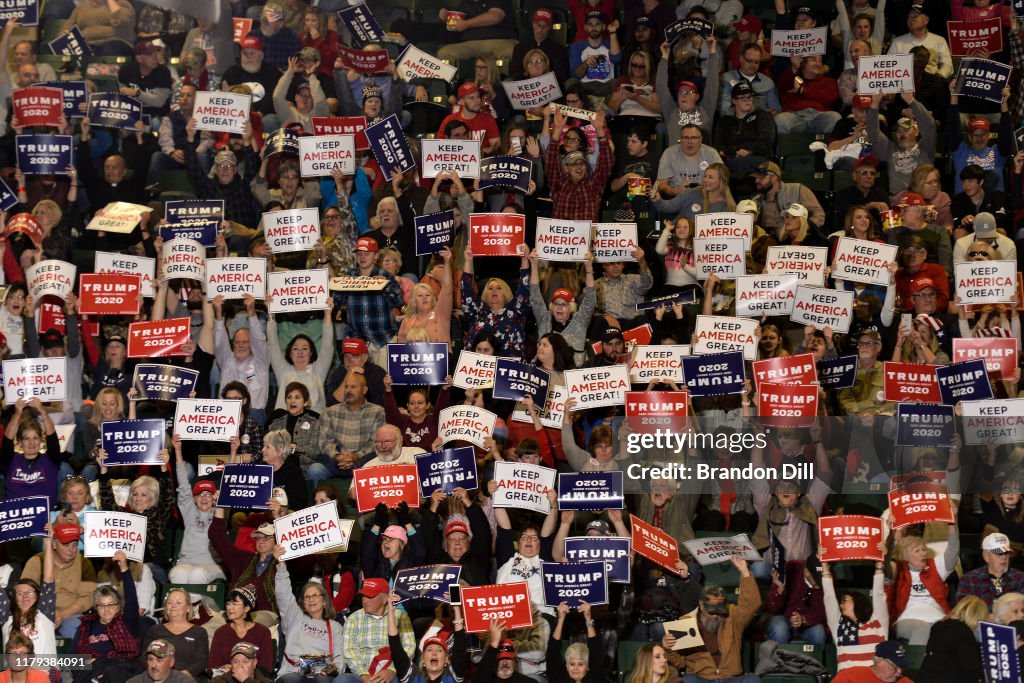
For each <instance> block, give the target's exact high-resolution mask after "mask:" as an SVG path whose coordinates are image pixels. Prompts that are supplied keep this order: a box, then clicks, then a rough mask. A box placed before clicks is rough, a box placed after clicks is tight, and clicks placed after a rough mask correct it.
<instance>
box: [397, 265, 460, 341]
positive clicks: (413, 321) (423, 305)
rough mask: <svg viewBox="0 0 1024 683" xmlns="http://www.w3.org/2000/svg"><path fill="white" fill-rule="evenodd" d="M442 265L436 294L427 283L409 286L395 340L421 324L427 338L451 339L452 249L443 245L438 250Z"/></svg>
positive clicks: (430, 339)
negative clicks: (409, 289)
mask: <svg viewBox="0 0 1024 683" xmlns="http://www.w3.org/2000/svg"><path fill="white" fill-rule="evenodd" d="M440 254H441V259H442V260H443V262H444V267H443V268H440V269H439V270H440V271H441V292H440V294H438V295H437V296H436V297H435V296H434V290H433V288H431V286H430V285H428V284H424V283H422V282H421V283H419V284H417V285H415V286H413V288H412V296H411V299H410V300H409V302H408V303H407V304H406V306H405V309H404V312H405V317H404V318H402V325H401V327H399V328H398V336H397V337H396V340H397V341H398V343H400V344H404V343H405V342H406V341H407V340H406V336H407V335H408V334H409V330H411V329H413V328H415V327H422V328H423V329H425V330H426V331H427V335H428V337H429V340H428V341H432V342H444V343H446V344H450V343H451V341H452V268H451V264H452V250H451V249H449V248H447V247H445V248H444V249H443V250H442V251H441V252H440Z"/></svg>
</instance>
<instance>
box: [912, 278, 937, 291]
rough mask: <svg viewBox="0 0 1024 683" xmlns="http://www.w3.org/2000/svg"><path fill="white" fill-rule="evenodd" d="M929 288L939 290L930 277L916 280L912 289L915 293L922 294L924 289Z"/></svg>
mask: <svg viewBox="0 0 1024 683" xmlns="http://www.w3.org/2000/svg"><path fill="white" fill-rule="evenodd" d="M929 287H931V288H932V289H934V290H938V287H936V286H935V281H934V280H932V279H931V278H930V277H923V278H921V279H920V280H914V284H913V285H911V288H910V289H911V291H914V292H920V291H921V290H922V289H928V288H929Z"/></svg>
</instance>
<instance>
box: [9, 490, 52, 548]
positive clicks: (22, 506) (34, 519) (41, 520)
mask: <svg viewBox="0 0 1024 683" xmlns="http://www.w3.org/2000/svg"><path fill="white" fill-rule="evenodd" d="M49 510H50V499H49V498H48V497H46V496H30V497H28V498H14V499H12V500H0V543H7V542H8V541H17V540H19V539H22V538H30V537H32V536H45V535H46V523H47V522H49V521H50V516H49Z"/></svg>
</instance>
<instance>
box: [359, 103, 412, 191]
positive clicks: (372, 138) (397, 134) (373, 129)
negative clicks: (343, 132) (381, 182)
mask: <svg viewBox="0 0 1024 683" xmlns="http://www.w3.org/2000/svg"><path fill="white" fill-rule="evenodd" d="M364 132H365V133H366V140H367V141H368V142H369V143H370V151H371V152H373V158H374V159H376V160H377V164H378V165H379V166H380V170H381V172H382V173H383V174H384V178H385V179H390V178H393V177H394V175H395V173H402V172H404V171H407V170H409V169H410V168H412V167H414V166H415V165H416V158H415V157H414V156H413V154H412V150H411V149H410V148H409V140H408V139H407V138H406V137H405V131H404V130H402V124H400V123H399V122H398V116H397V115H395V114H392V115H391V116H389V117H387V118H386V119H384V120H383V121H378V122H377V123H375V124H373V125H372V126H368V127H367V128H366V130H365V131H364Z"/></svg>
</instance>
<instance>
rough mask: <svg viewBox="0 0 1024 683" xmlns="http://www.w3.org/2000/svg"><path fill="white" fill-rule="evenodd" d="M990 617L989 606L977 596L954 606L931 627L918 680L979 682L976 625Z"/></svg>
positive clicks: (979, 656)
mask: <svg viewBox="0 0 1024 683" xmlns="http://www.w3.org/2000/svg"><path fill="white" fill-rule="evenodd" d="M988 618H989V613H988V605H986V604H985V602H984V601H983V600H982V599H981V598H979V597H978V596H976V595H968V596H966V597H964V598H962V599H961V600H960V602H958V603H956V607H954V608H953V609H952V610H951V611H950V613H949V614H947V615H946V616H945V617H943V618H942V619H941V620H940V621H937V622H935V623H934V624H932V629H931V633H929V635H928V644H927V645H926V646H925V656H924V661H922V662H921V668H920V670H919V671H918V674H917V680H919V681H928V682H929V683H982V681H984V680H985V674H984V672H983V670H982V658H981V648H980V647H979V645H978V636H977V632H978V631H977V629H978V622H981V621H984V620H986V619H988Z"/></svg>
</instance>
